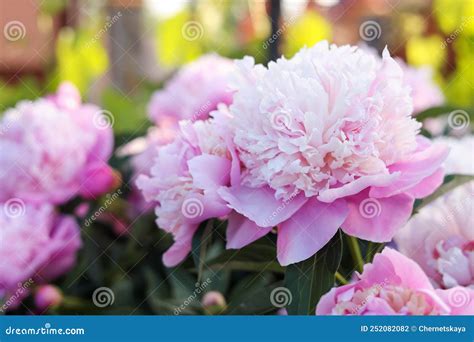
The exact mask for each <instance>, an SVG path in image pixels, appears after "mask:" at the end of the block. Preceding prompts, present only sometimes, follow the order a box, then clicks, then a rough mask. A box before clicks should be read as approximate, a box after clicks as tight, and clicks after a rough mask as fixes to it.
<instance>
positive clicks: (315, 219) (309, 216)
mask: <svg viewBox="0 0 474 342" xmlns="http://www.w3.org/2000/svg"><path fill="white" fill-rule="evenodd" d="M347 214H348V209H347V205H346V203H345V201H344V200H338V201H335V202H333V203H323V202H320V201H318V200H317V199H316V198H314V197H313V198H311V199H310V200H309V201H308V202H306V204H305V205H304V206H303V207H301V209H300V210H298V211H297V212H296V213H295V214H294V215H293V216H292V217H291V218H290V219H289V220H287V221H285V222H283V223H282V224H280V226H279V227H278V242H277V257H278V261H279V262H280V264H281V265H283V266H287V265H289V264H293V263H295V262H299V261H302V260H305V259H307V258H309V257H311V256H312V255H314V254H315V253H316V252H317V251H319V250H320V249H321V248H322V247H323V246H324V245H325V244H326V243H328V241H329V240H331V238H332V237H333V236H334V234H336V232H337V230H338V229H339V227H340V225H341V224H342V222H344V220H345V218H346V217H347Z"/></svg>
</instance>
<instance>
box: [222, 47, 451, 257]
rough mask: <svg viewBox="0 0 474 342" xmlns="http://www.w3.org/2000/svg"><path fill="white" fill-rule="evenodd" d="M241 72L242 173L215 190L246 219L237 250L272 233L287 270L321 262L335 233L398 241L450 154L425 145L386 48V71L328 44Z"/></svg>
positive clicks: (231, 241)
mask: <svg viewBox="0 0 474 342" xmlns="http://www.w3.org/2000/svg"><path fill="white" fill-rule="evenodd" d="M239 66H240V70H241V73H240V74H241V75H240V76H241V77H240V83H238V84H237V92H236V93H235V94H234V100H233V104H232V105H231V106H230V107H229V108H230V112H231V113H232V115H233V119H232V124H231V126H232V127H233V135H234V138H233V145H235V146H234V147H232V146H231V147H230V148H231V149H232V148H235V150H236V151H235V153H236V154H237V155H238V157H239V159H240V160H241V164H242V170H241V172H240V179H239V176H237V177H235V178H237V180H236V181H235V182H232V186H231V187H229V188H222V189H220V190H219V194H220V195H221V196H222V198H223V199H224V200H225V201H226V202H227V203H228V204H229V207H230V208H232V209H234V210H235V212H237V213H238V214H235V215H234V214H233V215H232V216H230V220H229V228H231V229H229V230H228V236H227V238H228V247H229V248H241V247H243V246H245V245H246V244H248V243H250V242H252V241H254V240H255V239H257V238H259V237H260V236H262V235H265V234H266V233H267V232H269V231H270V230H271V228H272V227H274V226H277V227H278V245H277V249H278V251H277V257H278V260H279V261H280V263H281V264H282V265H288V264H292V263H295V262H299V261H301V260H305V259H307V258H308V257H310V256H312V255H314V253H316V252H317V251H318V250H319V249H320V248H321V247H323V246H324V245H325V244H326V243H327V242H328V241H329V240H330V239H331V237H332V236H333V235H334V234H335V233H336V231H337V230H338V228H339V227H342V229H343V230H344V231H345V232H346V233H347V234H350V235H353V236H356V237H359V238H362V239H366V240H371V241H376V242H385V241H390V240H391V239H392V237H393V235H394V234H395V232H396V231H397V229H398V228H400V227H402V226H403V225H404V224H405V223H406V221H407V220H408V218H409V217H410V215H411V211H412V208H413V203H414V200H415V198H421V197H425V196H427V195H429V194H431V193H432V192H433V191H434V190H435V189H436V187H438V186H439V185H440V184H441V182H442V180H443V171H442V169H441V167H440V165H441V163H442V161H443V160H444V159H445V157H446V155H447V154H448V150H447V148H445V147H443V146H438V145H432V144H431V143H430V142H429V140H427V139H425V138H423V137H421V136H419V135H418V132H419V128H420V124H419V123H417V122H416V121H415V120H414V119H413V118H412V117H411V113H412V100H411V98H410V95H409V89H408V87H406V86H405V85H404V80H403V73H402V70H401V68H400V67H399V66H398V64H397V63H396V62H395V61H394V60H393V59H392V58H391V57H390V55H389V53H388V51H387V50H385V51H384V53H383V60H382V62H380V61H379V60H378V59H377V58H375V57H374V56H372V55H370V54H368V53H366V52H364V51H361V50H360V49H357V48H355V47H351V46H342V47H336V46H334V45H333V46H329V45H328V43H327V42H321V43H318V44H316V45H315V46H314V47H312V48H310V49H303V50H301V51H300V52H299V53H297V54H296V55H295V57H293V58H291V59H290V60H286V59H285V58H281V59H279V60H278V61H277V62H271V63H270V64H269V66H268V68H265V67H264V66H262V65H257V66H255V65H254V62H253V60H252V58H249V57H248V58H245V59H244V60H243V61H241V62H240V63H239ZM240 215H242V216H240ZM243 217H245V219H244V218H243ZM258 227H261V228H263V229H261V228H260V229H259V228H258ZM257 231H258V233H257Z"/></svg>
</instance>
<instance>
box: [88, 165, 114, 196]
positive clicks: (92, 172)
mask: <svg viewBox="0 0 474 342" xmlns="http://www.w3.org/2000/svg"><path fill="white" fill-rule="evenodd" d="M115 181H116V178H115V173H114V170H113V169H112V168H111V167H110V166H109V165H107V164H105V163H104V162H97V163H95V164H93V165H90V166H89V168H88V169H87V171H86V173H85V175H84V180H83V182H82V184H81V188H80V194H81V196H82V197H84V198H87V199H94V198H96V197H98V196H100V195H102V194H105V193H106V192H108V191H109V190H111V189H112V188H113V186H114V183H115Z"/></svg>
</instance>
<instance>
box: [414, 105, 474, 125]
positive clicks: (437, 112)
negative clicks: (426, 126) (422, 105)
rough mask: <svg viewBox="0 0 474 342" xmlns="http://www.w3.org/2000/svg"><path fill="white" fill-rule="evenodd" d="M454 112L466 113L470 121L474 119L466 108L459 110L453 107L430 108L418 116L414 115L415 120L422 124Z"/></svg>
mask: <svg viewBox="0 0 474 342" xmlns="http://www.w3.org/2000/svg"><path fill="white" fill-rule="evenodd" d="M455 110H462V111H464V112H466V113H468V114H469V116H470V117H471V120H472V119H474V118H473V115H472V111H470V110H469V109H468V108H459V107H454V106H442V107H432V108H429V109H426V110H424V111H422V112H420V113H419V114H417V115H416V120H418V121H420V122H422V121H424V120H426V119H429V118H437V117H439V116H443V115H446V114H449V113H451V112H453V111H455Z"/></svg>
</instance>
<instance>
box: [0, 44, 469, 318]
mask: <svg viewBox="0 0 474 342" xmlns="http://www.w3.org/2000/svg"><path fill="white" fill-rule="evenodd" d="M149 98H150V100H149V103H148V117H149V119H150V121H151V125H150V126H149V127H147V129H146V130H144V131H142V132H141V134H139V136H137V134H134V135H131V136H125V137H124V136H120V135H117V136H118V139H117V140H119V143H117V145H118V146H115V145H114V132H113V127H112V126H113V116H112V117H111V115H112V114H111V113H110V112H109V111H107V110H104V109H102V108H100V107H99V106H97V105H94V104H89V103H83V102H82V101H81V96H80V94H79V92H78V90H77V89H76V88H75V86H74V85H72V84H71V83H63V84H61V85H60V86H59V88H58V90H57V92H56V93H55V94H51V95H46V96H44V97H42V98H39V99H37V100H35V101H20V102H19V103H18V104H17V105H16V106H14V107H13V108H10V109H7V110H6V111H5V112H4V114H3V116H2V117H1V118H0V132H1V134H0V151H1V154H0V185H1V188H2V190H1V191H0V233H1V234H0V237H1V243H0V299H1V303H3V304H2V305H3V306H2V307H1V309H2V311H5V312H14V313H15V312H22V310H23V311H25V310H24V309H23V308H29V307H31V308H33V310H30V311H32V312H33V313H35V314H36V313H37V314H41V313H46V312H53V313H68V314H70V313H94V314H95V313H97V312H99V311H100V312H101V313H107V314H111V313H113V314H125V313H126V314H130V313H133V314H135V313H137V314H149V313H153V314H175V315H177V314H208V315H211V314H224V313H225V314H281V315H284V314H291V315H293V314H304V315H314V314H316V315H465V314H467V315H471V314H474V311H473V309H472V308H473V307H474V306H473V304H474V303H473V300H474V259H473V258H474V237H473V234H472V209H473V206H472V203H473V202H472V196H473V189H472V185H473V182H474V181H473V179H474V178H473V170H474V169H473V161H472V156H471V155H472V148H473V146H472V144H473V140H472V135H470V134H469V132H467V131H468V130H469V129H466V127H463V131H462V133H459V134H457V135H456V134H454V135H451V136H449V137H445V136H439V137H435V138H433V134H434V133H433V132H434V131H432V130H430V129H429V125H433V122H435V123H436V124H437V125H444V123H443V122H444V121H442V119H441V120H440V118H439V117H437V116H438V115H439V113H438V114H436V115H434V116H433V115H431V114H430V110H431V109H430V108H431V107H438V106H440V105H442V104H443V103H444V101H445V100H444V97H443V94H442V92H441V90H440V89H439V88H438V87H437V86H436V84H435V83H434V82H433V81H432V79H431V74H430V72H429V71H428V69H424V68H418V69H415V68H413V67H411V66H408V65H407V64H405V63H404V62H403V61H401V60H399V59H397V58H393V57H392V56H391V54H390V52H389V48H387V47H386V48H385V49H384V51H383V53H382V55H381V56H379V55H378V54H377V53H376V52H375V51H374V50H371V49H369V48H367V47H356V46H348V45H345V46H336V45H333V44H329V43H328V42H326V41H322V42H319V43H317V44H315V45H314V46H311V47H305V48H303V49H301V50H300V51H299V52H297V53H296V54H295V55H294V56H293V57H291V58H285V57H281V58H279V59H277V60H276V61H272V62H269V63H268V65H266V66H265V65H261V64H256V63H255V61H254V59H253V58H252V57H248V56H247V57H244V58H243V59H239V60H235V61H233V60H230V59H228V58H224V57H220V56H218V55H216V54H209V55H205V56H203V57H201V58H199V59H197V60H195V61H193V62H191V63H189V64H187V65H185V66H183V67H182V68H181V69H180V70H178V71H177V72H176V73H174V74H173V75H172V76H171V77H170V78H169V79H168V80H167V81H166V82H165V83H164V85H163V87H162V88H160V89H158V90H154V92H153V93H152V94H150V97H149ZM430 115H431V116H430ZM435 116H436V117H435ZM433 120H435V121H433ZM445 121H446V120H445ZM447 122H448V123H452V122H455V121H453V120H452V118H448V120H447ZM426 123H429V125H428V126H427V125H426ZM451 128H452V127H451ZM453 129H455V128H453ZM430 132H431V133H430ZM466 132H467V133H466ZM440 135H442V134H440ZM114 151H115V153H114ZM387 245H388V246H387ZM26 285H27V286H26Z"/></svg>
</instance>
